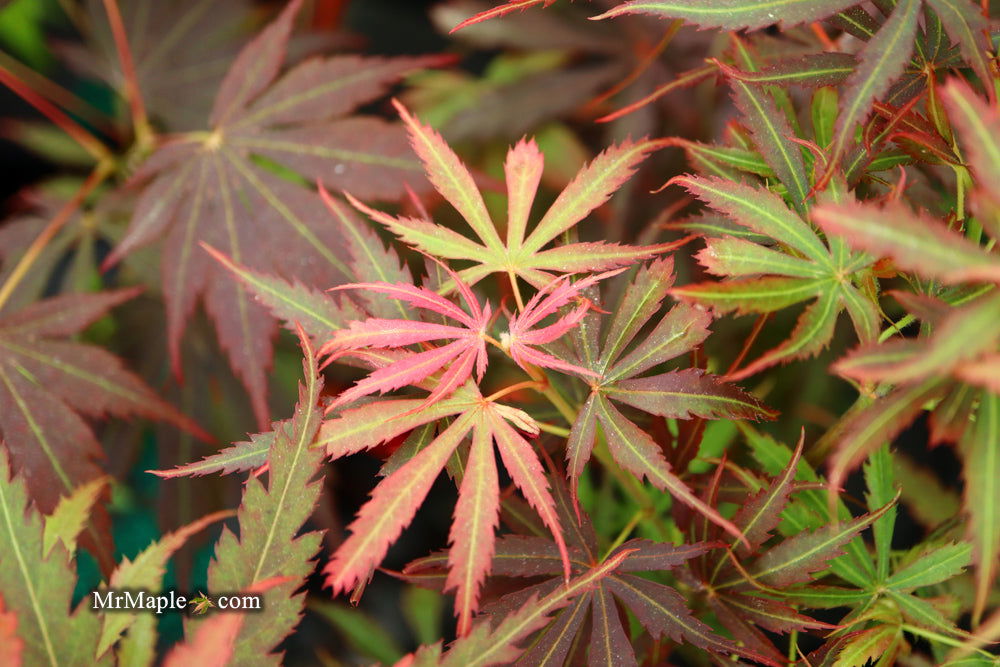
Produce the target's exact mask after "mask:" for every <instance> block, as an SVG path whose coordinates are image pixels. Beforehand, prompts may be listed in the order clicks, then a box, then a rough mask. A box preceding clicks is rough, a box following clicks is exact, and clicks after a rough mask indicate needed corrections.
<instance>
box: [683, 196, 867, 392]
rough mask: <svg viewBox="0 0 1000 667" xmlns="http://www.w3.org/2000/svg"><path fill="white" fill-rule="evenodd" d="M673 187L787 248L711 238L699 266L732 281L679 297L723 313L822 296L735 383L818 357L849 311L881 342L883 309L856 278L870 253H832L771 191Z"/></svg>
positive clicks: (863, 335)
mask: <svg viewBox="0 0 1000 667" xmlns="http://www.w3.org/2000/svg"><path fill="white" fill-rule="evenodd" d="M671 182H672V183H677V184H679V185H682V186H683V187H684V188H685V189H686V190H687V191H688V192H690V193H691V194H693V195H695V196H697V197H698V198H699V199H701V200H702V201H704V202H705V203H706V204H708V205H709V206H711V207H712V208H713V209H715V210H717V211H719V212H721V213H724V214H725V215H727V216H729V217H730V218H731V219H732V221H733V222H735V223H737V224H739V225H742V226H744V227H746V228H748V229H750V230H751V231H753V232H755V233H757V234H763V235H765V236H767V237H770V238H772V239H774V240H775V241H776V242H778V243H779V244H781V245H784V246H785V247H786V248H785V250H781V249H776V248H772V247H768V246H765V245H761V244H757V243H752V242H750V241H748V240H745V239H740V238H735V237H730V236H723V237H722V238H709V239H707V240H706V247H705V249H704V250H702V251H701V252H700V253H699V254H698V261H699V262H700V263H701V264H702V265H703V266H705V268H706V269H708V271H709V272H710V273H714V274H716V275H720V276H725V277H726V278H728V279H727V280H724V281H722V282H713V283H699V284H695V285H686V286H682V287H675V288H674V289H673V290H671V294H673V295H674V296H676V297H678V298H680V299H682V300H685V301H693V302H696V303H698V304H701V305H703V306H709V307H711V308H713V309H714V310H715V311H717V312H719V313H727V312H731V311H735V312H737V313H739V314H743V313H751V312H757V313H769V312H774V311H776V310H781V309H783V308H787V307H789V306H792V305H794V304H797V303H800V302H802V301H808V300H810V299H815V301H813V303H811V304H810V305H809V306H807V307H806V309H805V311H804V312H803V313H802V315H801V316H800V317H799V321H798V323H797V324H796V326H795V329H794V330H793V331H792V334H791V336H790V337H789V338H788V340H786V341H785V342H784V343H782V344H780V345H779V346H777V347H775V348H773V349H771V350H769V351H768V352H765V353H764V354H763V355H761V356H760V357H758V358H757V359H755V360H754V361H752V362H751V363H749V364H747V365H746V366H744V367H743V368H742V369H740V370H739V371H735V372H733V373H730V374H729V375H728V376H727V379H730V380H740V379H743V378H746V377H749V376H750V375H753V374H755V373H758V372H760V371H761V370H763V369H765V368H767V367H769V366H773V365H775V364H779V363H787V362H789V361H792V360H794V359H801V358H805V357H810V356H813V355H815V354H817V353H818V352H820V351H821V350H822V349H824V348H825V347H826V346H827V344H828V343H829V342H830V340H831V339H832V337H833V333H834V327H835V325H836V323H837V319H838V317H839V315H840V313H841V312H843V311H845V310H846V311H847V313H848V314H849V316H850V318H851V321H852V323H853V324H854V328H855V331H856V333H857V335H858V338H859V339H860V340H862V341H870V340H873V339H874V338H875V336H876V335H877V332H878V315H877V312H878V311H877V310H876V306H875V304H874V303H873V302H872V300H871V299H870V298H869V297H868V296H866V295H865V293H863V292H862V291H861V290H860V289H858V287H856V286H855V285H854V283H853V281H852V276H853V275H854V274H855V273H856V272H858V271H859V270H861V269H863V268H864V267H866V266H867V265H868V264H870V263H871V260H869V259H868V258H867V257H866V256H865V255H864V254H861V253H858V254H851V253H848V252H845V251H844V249H843V246H842V245H839V246H833V245H831V247H830V248H828V247H827V245H826V244H825V243H824V242H823V240H822V239H821V238H820V237H819V235H818V234H817V233H816V232H815V231H814V230H813V229H812V227H811V226H810V225H809V223H807V222H806V221H805V220H803V219H802V218H801V217H800V216H799V215H798V214H797V213H796V212H795V211H793V210H791V209H789V208H788V207H787V206H786V205H785V203H784V202H783V201H782V200H781V198H780V197H778V196H777V195H776V194H774V193H771V192H768V191H767V190H763V189H757V188H753V187H751V186H749V185H745V184H741V183H740V184H736V183H732V182H727V181H723V180H720V179H717V178H712V177H697V176H679V177H677V178H674V179H673V180H672V181H671ZM779 248H780V246H779Z"/></svg>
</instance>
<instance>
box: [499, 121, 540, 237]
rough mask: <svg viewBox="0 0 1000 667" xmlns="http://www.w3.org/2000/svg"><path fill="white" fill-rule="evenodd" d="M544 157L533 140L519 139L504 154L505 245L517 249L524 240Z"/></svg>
mask: <svg viewBox="0 0 1000 667" xmlns="http://www.w3.org/2000/svg"><path fill="white" fill-rule="evenodd" d="M544 167H545V158H544V157H542V154H541V152H540V151H539V150H538V144H536V143H535V142H534V140H525V139H522V140H521V141H519V142H518V143H517V145H516V146H514V147H513V148H512V149H510V151H509V152H508V153H507V161H506V162H505V163H504V176H505V177H506V180H507V247H509V248H519V247H520V246H521V244H522V243H523V242H524V232H525V230H526V229H527V227H528V218H529V216H530V215H531V205H532V204H533V203H534V201H535V193H536V192H538V183H539V182H540V181H541V178H542V170H543V169H544Z"/></svg>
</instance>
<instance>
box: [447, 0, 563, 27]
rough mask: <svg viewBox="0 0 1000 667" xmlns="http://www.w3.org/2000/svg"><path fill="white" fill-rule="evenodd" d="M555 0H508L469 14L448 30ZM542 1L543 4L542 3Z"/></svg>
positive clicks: (547, 3) (546, 5)
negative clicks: (496, 5) (471, 14)
mask: <svg viewBox="0 0 1000 667" xmlns="http://www.w3.org/2000/svg"><path fill="white" fill-rule="evenodd" d="M555 1H556V0H508V2H507V3H506V4H503V5H500V6H499V7H494V8H492V9H487V10H485V11H482V12H479V13H478V14H475V15H474V16H470V17H469V18H467V19H465V20H464V21H462V22H461V23H459V24H458V25H457V26H455V27H454V28H452V29H451V30H450V31H449V32H450V33H453V32H456V31H458V30H461V29H462V28H468V27H469V26H470V25H476V24H477V23H482V22H483V21H488V20H490V19H494V18H499V17H501V16H504V15H506V14H510V13H511V12H515V11H518V10H520V11H524V10H525V9H527V8H529V7H534V6H535V5H543V6H544V7H548V6H549V5H551V4H552V3H553V2H555ZM543 3H544V4H543Z"/></svg>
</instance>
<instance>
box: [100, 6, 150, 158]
mask: <svg viewBox="0 0 1000 667" xmlns="http://www.w3.org/2000/svg"><path fill="white" fill-rule="evenodd" d="M104 11H105V13H107V15H108V24H109V25H110V26H111V34H112V35H113V36H114V39H115V49H116V50H117V51H118V60H119V62H120V63H121V67H122V74H123V75H124V77H125V99H126V100H127V101H128V105H129V112H130V113H131V115H132V127H133V128H134V130H135V139H136V143H137V144H138V145H139V146H143V147H145V146H150V145H152V139H153V129H152V128H151V127H150V125H149V118H148V117H147V116H146V107H145V105H144V104H143V102H142V91H141V90H140V88H139V77H138V76H137V75H136V73H135V63H134V62H133V60H132V50H131V49H130V48H129V45H128V35H126V34H125V24H124V23H123V22H122V15H121V12H120V11H119V10H118V0H104Z"/></svg>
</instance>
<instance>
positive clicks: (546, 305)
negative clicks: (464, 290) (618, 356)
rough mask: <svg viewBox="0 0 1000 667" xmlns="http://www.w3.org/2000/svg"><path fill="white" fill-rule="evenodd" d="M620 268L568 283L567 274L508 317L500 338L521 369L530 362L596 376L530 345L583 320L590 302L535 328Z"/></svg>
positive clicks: (543, 342)
mask: <svg viewBox="0 0 1000 667" xmlns="http://www.w3.org/2000/svg"><path fill="white" fill-rule="evenodd" d="M623 270H624V269H617V270H615V271H608V272H606V273H601V274H596V275H590V276H587V277H586V278H583V279H582V280H578V281H577V282H575V283H570V282H569V281H568V277H567V276H563V277H561V278H558V279H556V280H554V281H552V282H550V283H549V284H548V285H546V286H545V287H543V288H542V289H540V290H539V291H538V292H537V293H536V294H535V295H534V296H533V297H532V298H531V300H530V301H528V303H527V304H526V305H525V307H524V310H522V311H521V312H520V313H517V314H515V315H513V316H512V317H511V319H510V324H509V331H508V333H507V334H506V335H505V337H504V338H503V342H504V344H505V345H506V346H507V347H508V349H509V350H510V354H511V357H512V358H513V359H514V360H515V361H516V362H517V363H518V365H520V366H521V367H522V368H524V367H526V365H527V364H532V365H535V366H540V367H542V368H555V369H558V370H561V371H566V372H573V373H580V374H582V375H590V376H594V377H596V376H598V373H596V372H595V371H592V370H590V369H587V368H583V367H581V366H577V365H576V364H571V363H568V362H565V361H561V360H559V359H557V358H555V357H553V356H552V355H550V354H547V353H545V352H541V351H539V350H535V349H532V348H531V347H529V346H531V345H544V344H546V343H551V342H552V341H554V340H556V339H557V338H560V337H562V336H563V335H564V334H566V333H567V332H568V331H569V330H571V329H572V328H573V327H575V326H576V325H577V324H579V322H580V320H582V319H583V317H584V316H585V315H586V314H587V311H588V310H589V309H590V303H589V302H588V301H586V300H583V301H582V303H580V304H579V305H578V306H577V307H576V308H574V309H573V310H572V311H570V312H569V313H568V314H566V315H563V316H562V317H560V318H559V319H558V320H557V321H556V322H554V323H553V324H550V325H549V326H546V327H544V328H541V329H535V328H534V327H535V326H536V325H537V324H539V323H540V322H541V321H542V320H544V319H545V318H546V317H548V316H549V315H552V314H553V313H555V312H556V311H557V310H558V309H559V308H560V307H562V306H564V305H566V304H567V303H569V302H570V301H571V300H573V299H576V298H579V297H578V295H579V293H580V292H581V291H582V290H584V289H586V288H588V287H591V286H592V285H594V284H596V283H597V282H599V281H601V280H603V279H605V278H609V277H611V276H614V275H617V274H619V273H621V272H622V271H623Z"/></svg>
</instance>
